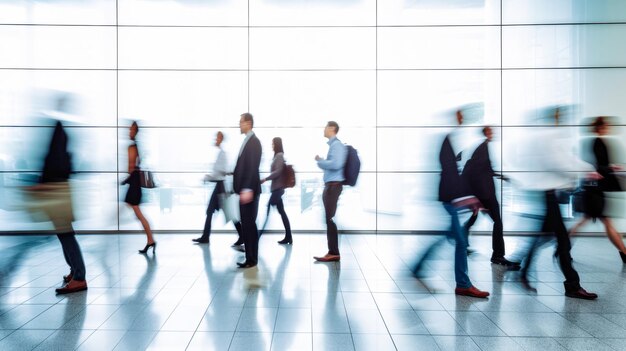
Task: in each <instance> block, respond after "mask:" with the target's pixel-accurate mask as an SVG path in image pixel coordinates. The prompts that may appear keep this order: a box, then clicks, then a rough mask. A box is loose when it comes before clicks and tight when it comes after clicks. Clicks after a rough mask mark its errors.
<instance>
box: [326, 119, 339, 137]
mask: <svg viewBox="0 0 626 351" xmlns="http://www.w3.org/2000/svg"><path fill="white" fill-rule="evenodd" d="M326 125H327V126H329V127H334V128H335V134H337V133H339V124H337V122H335V121H328V123H326Z"/></svg>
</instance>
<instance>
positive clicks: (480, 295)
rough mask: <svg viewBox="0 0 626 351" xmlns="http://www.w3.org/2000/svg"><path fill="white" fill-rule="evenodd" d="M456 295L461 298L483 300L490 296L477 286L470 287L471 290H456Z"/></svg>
mask: <svg viewBox="0 0 626 351" xmlns="http://www.w3.org/2000/svg"><path fill="white" fill-rule="evenodd" d="M454 293H455V294H457V295H461V296H470V297H478V298H481V299H484V298H486V297H487V296H489V293H488V292H487V291H481V290H478V289H476V287H475V286H470V287H469V288H456V289H454Z"/></svg>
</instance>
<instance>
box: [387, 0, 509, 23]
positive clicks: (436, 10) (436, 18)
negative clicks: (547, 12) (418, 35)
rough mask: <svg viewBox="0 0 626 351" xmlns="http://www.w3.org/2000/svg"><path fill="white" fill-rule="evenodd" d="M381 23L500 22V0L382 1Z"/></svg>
mask: <svg viewBox="0 0 626 351" xmlns="http://www.w3.org/2000/svg"><path fill="white" fill-rule="evenodd" d="M377 5H378V25H379V26H388V25H424V24H500V1H499V0H470V1H467V0H447V1H438V0H426V1H423V0H422V1H407V0H385V1H378V3H377Z"/></svg>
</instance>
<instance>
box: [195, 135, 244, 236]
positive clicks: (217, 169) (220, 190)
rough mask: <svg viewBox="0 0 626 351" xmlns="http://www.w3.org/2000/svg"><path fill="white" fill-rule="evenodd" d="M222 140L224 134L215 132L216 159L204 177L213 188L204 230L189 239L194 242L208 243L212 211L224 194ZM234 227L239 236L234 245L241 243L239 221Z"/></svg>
mask: <svg viewBox="0 0 626 351" xmlns="http://www.w3.org/2000/svg"><path fill="white" fill-rule="evenodd" d="M222 141H224V134H223V133H222V132H217V134H216V135H215V147H217V148H218V149H219V153H218V154H217V159H216V160H215V164H214V165H213V173H211V174H207V175H206V177H205V178H204V179H205V181H209V182H214V183H215V188H214V189H213V193H212V194H211V199H209V205H208V207H207V209H206V219H205V221H204V230H203V231H202V236H200V237H199V238H196V239H191V240H192V241H193V242H196V243H198V244H208V243H209V237H210V236H211V222H212V220H213V213H215V212H217V211H218V210H219V209H220V196H224V195H225V194H226V189H225V188H224V178H225V177H226V174H227V173H228V164H227V162H226V153H225V152H224V149H222V146H221V145H222ZM235 228H236V229H237V233H238V234H239V238H238V239H237V242H235V244H234V245H241V244H242V243H243V238H242V235H241V223H240V222H236V223H235Z"/></svg>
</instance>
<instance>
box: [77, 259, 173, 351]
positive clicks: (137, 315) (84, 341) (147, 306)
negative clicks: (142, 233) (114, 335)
mask: <svg viewBox="0 0 626 351" xmlns="http://www.w3.org/2000/svg"><path fill="white" fill-rule="evenodd" d="M120 250H121V248H120ZM131 256H132V255H131V254H129V255H127V257H131ZM118 257H120V262H119V263H120V264H119V266H120V270H121V267H122V265H121V260H122V258H121V255H120V256H118ZM173 278H174V275H172V276H171V277H170V278H169V279H168V280H167V282H166V283H165V284H163V286H162V287H161V289H159V291H158V292H157V293H156V294H154V296H153V297H152V299H151V300H150V301H149V302H148V303H146V304H145V305H144V306H143V308H142V309H141V311H140V312H139V313H137V314H136V315H135V316H134V318H133V320H132V322H131V323H130V324H129V325H132V324H133V323H134V322H135V321H136V320H137V318H139V316H140V315H141V313H143V311H144V310H145V309H147V308H149V307H150V304H151V303H152V300H154V297H156V296H157V295H158V294H159V293H161V292H162V291H163V289H165V286H166V285H167V283H168V282H169V281H170V280H172V279H173ZM111 289H118V290H122V288H121V287H119V288H114V287H111ZM123 307H124V305H123V304H122V305H120V308H123ZM118 310H119V309H118ZM113 314H114V313H112V314H111V315H110V316H109V317H108V318H107V319H106V320H105V321H104V322H102V324H101V325H100V326H102V325H104V324H105V323H106V322H107V321H108V320H109V319H111V318H112V317H113ZM164 323H165V322H164ZM97 330H101V329H99V328H98V329H97ZM129 332H131V330H126V333H124V335H126V334H128V333H129ZM157 334H158V331H157V333H155V334H154V335H153V336H152V338H151V339H150V341H149V342H148V344H147V345H150V343H152V340H154V338H155V337H156V335H157ZM92 335H93V334H92ZM90 337H91V335H90V336H89V337H88V338H85V340H83V342H82V343H80V344H79V345H77V346H76V348H75V350H76V349H79V348H80V347H81V346H82V345H83V344H85V343H86V342H87V341H88V340H89V339H90ZM123 339H124V337H123V336H122V337H121V338H120V339H119V340H118V342H117V343H116V344H115V345H114V346H113V349H115V348H116V347H117V346H118V345H119V343H120V342H121V341H122V340H123Z"/></svg>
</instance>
